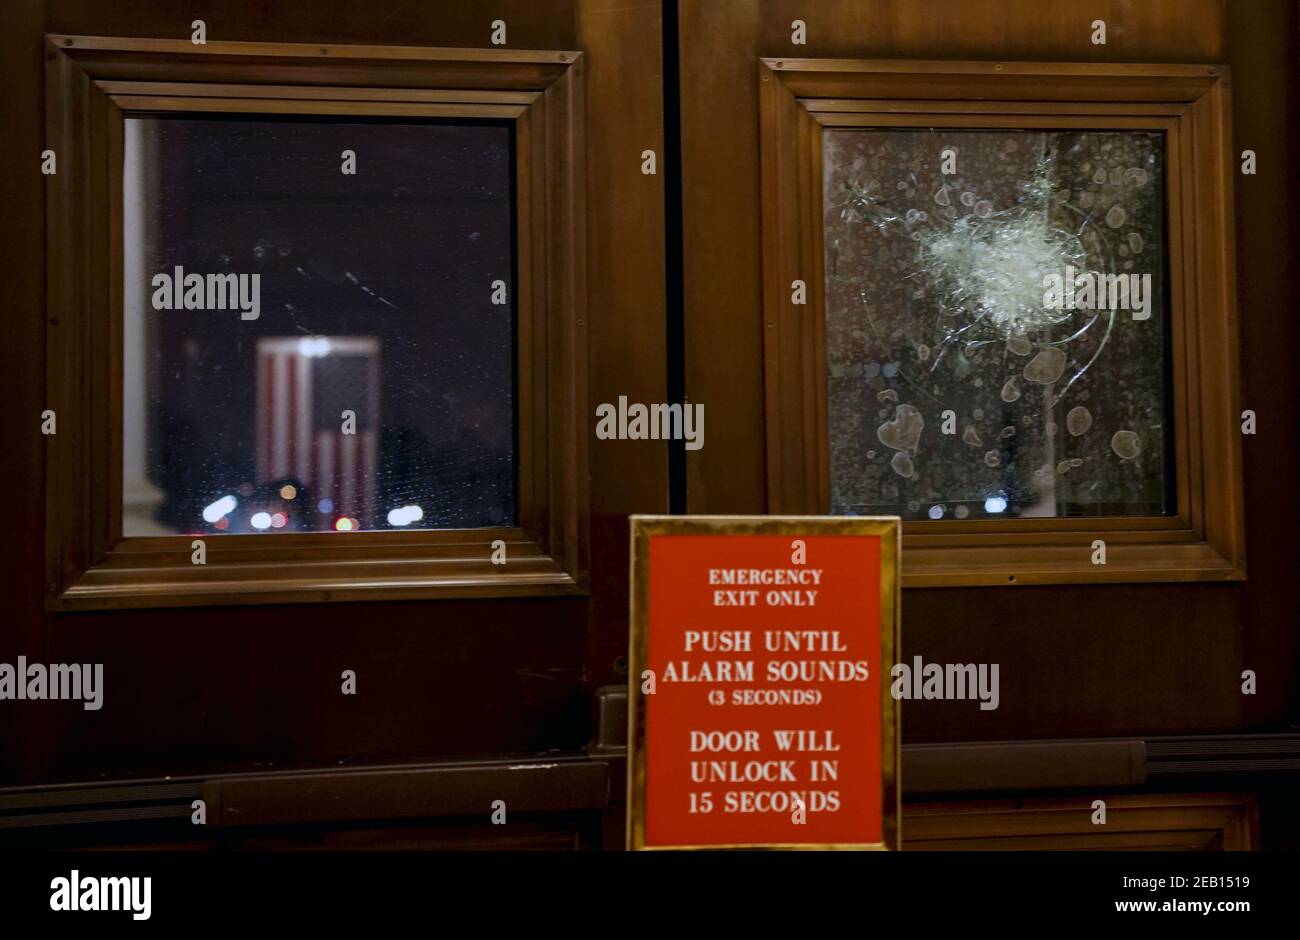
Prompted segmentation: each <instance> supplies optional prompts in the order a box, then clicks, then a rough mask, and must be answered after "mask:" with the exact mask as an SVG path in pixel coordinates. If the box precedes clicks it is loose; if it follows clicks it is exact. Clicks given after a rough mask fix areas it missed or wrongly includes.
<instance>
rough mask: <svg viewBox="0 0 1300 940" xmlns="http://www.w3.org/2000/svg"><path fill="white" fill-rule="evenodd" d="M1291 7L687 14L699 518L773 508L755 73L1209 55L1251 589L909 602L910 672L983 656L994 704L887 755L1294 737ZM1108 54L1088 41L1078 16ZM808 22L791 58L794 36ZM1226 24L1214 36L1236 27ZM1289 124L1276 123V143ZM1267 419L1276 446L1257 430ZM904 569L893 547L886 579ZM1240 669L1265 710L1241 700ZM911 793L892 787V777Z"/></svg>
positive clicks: (692, 384) (1027, 593)
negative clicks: (1247, 424)
mask: <svg viewBox="0 0 1300 940" xmlns="http://www.w3.org/2000/svg"><path fill="white" fill-rule="evenodd" d="M1295 7H1296V5H1295V4H1294V3H1293V2H1290V0H1260V2H1248V3H1238V2H1233V3H1228V4H1226V5H1225V3H1223V2H1222V0H1149V2H1143V3H1134V2H1127V0H1113V2H1096V3H1090V4H1084V5H1080V4H1078V3H1075V2H1070V0H931V2H927V3H916V2H911V0H878V2H873V3H861V2H856V0H728V2H725V3H718V2H712V0H681V4H680V20H681V28H680V38H681V62H682V100H683V113H682V147H683V203H684V219H685V230H684V236H683V241H684V277H685V290H686V297H685V320H686V324H685V329H686V386H687V394H688V396H689V397H690V398H691V399H692V400H693V401H701V402H704V403H705V405H706V409H707V412H708V415H709V439H708V445H707V446H706V447H705V448H704V449H703V450H702V451H699V452H696V453H691V454H688V455H687V461H688V470H687V484H688V494H687V497H688V505H689V509H690V511H692V512H710V513H759V512H763V511H764V509H765V508H766V499H765V492H766V489H767V479H766V476H765V440H764V432H763V419H764V415H763V383H762V374H763V346H762V343H763V336H762V333H763V321H762V320H761V316H760V311H761V306H762V303H761V293H760V291H761V285H762V272H761V264H760V254H761V253H760V241H759V238H760V233H759V214H760V213H759V206H760V203H759V198H760V193H759V163H758V153H759V137H758V119H759V109H758V68H757V62H758V59H759V58H760V57H761V56H773V57H781V56H798V57H800V58H808V57H814V58H815V57H830V56H837V57H861V58H925V59H936V58H951V59H1003V60H1008V61H1013V60H1016V61H1083V62H1092V61H1097V62H1189V63H1204V62H1224V61H1226V62H1227V63H1228V64H1229V65H1230V66H1231V67H1232V69H1233V72H1234V82H1233V84H1234V88H1233V97H1234V100H1235V102H1236V105H1235V111H1234V141H1235V146H1236V149H1237V150H1238V151H1240V150H1241V149H1244V148H1246V147H1251V148H1252V149H1255V150H1256V151H1257V152H1258V153H1259V154H1260V159H1261V170H1260V175H1259V176H1256V177H1250V178H1241V177H1238V179H1237V184H1236V185H1237V232H1238V245H1237V255H1238V259H1239V290H1238V306H1239V310H1240V320H1241V323H1242V336H1241V340H1242V374H1243V394H1242V400H1243V407H1247V408H1254V409H1255V410H1256V411H1258V412H1259V413H1260V415H1261V421H1263V422H1266V423H1265V424H1264V425H1263V426H1262V428H1263V429H1262V430H1261V432H1260V434H1259V435H1257V436H1255V437H1251V438H1246V441H1245V447H1244V458H1243V459H1244V467H1245V485H1246V493H1247V497H1246V499H1247V502H1246V537H1247V550H1246V556H1247V558H1248V559H1249V560H1250V561H1249V564H1250V573H1249V578H1248V580H1247V581H1246V582H1245V583H1243V584H1237V585H1133V586H1119V585H1105V586H1102V585H1097V586H1093V585H1088V586H1076V587H1047V588H1038V587H1024V588H1021V587H1017V588H1007V589H1003V588H994V587H988V588H974V589H959V588H945V589H914V590H908V591H905V592H904V595H903V658H904V659H905V660H907V659H910V658H911V657H912V656H914V655H920V656H923V657H924V658H925V660H926V661H927V662H934V661H937V662H996V663H999V664H1000V669H1001V684H1002V689H1001V691H1002V696H1001V704H1000V707H999V708H998V709H997V710H996V711H987V712H982V711H979V710H978V708H977V707H976V706H975V705H974V704H973V703H960V702H937V701H931V702H907V703H906V704H905V706H904V708H903V728H904V739H905V740H907V741H912V742H925V741H943V740H977V739H992V738H1022V737H1023V738H1028V737H1060V736H1066V735H1123V734H1147V733H1161V732H1163V733H1176V732H1194V731H1223V730H1233V729H1265V728H1273V729H1276V728H1286V727H1288V726H1290V725H1292V724H1294V723H1295V722H1296V715H1295V706H1296V700H1295V697H1296V694H1297V690H1296V639H1295V609H1296V589H1295V578H1294V571H1295V570H1296V551H1295V539H1294V538H1293V536H1292V535H1291V534H1290V529H1291V528H1292V527H1293V526H1294V521H1295V519H1296V515H1297V513H1296V505H1297V504H1296V489H1295V485H1294V480H1295V478H1296V454H1295V435H1294V433H1293V429H1294V403H1295V399H1296V386H1295V381H1296V379H1295V370H1294V368H1293V366H1292V364H1291V363H1290V360H1291V358H1292V357H1293V354H1294V350H1295V348H1296V336H1295V319H1294V316H1293V315H1292V313H1293V310H1294V301H1293V299H1292V298H1291V297H1290V296H1289V295H1288V293H1287V291H1288V288H1289V281H1288V278H1289V275H1290V272H1291V271H1292V270H1294V260H1295V257H1296V246H1297V235H1296V223H1295V220H1294V215H1293V211H1292V208H1291V207H1293V206H1294V205H1295V203H1296V196H1297V184H1296V180H1295V178H1294V172H1293V168H1294V166H1295V165H1296V158H1297V150H1296V140H1295V136H1296V131H1295V123H1296V122H1295V121H1294V120H1291V119H1290V118H1289V117H1288V116H1291V115H1294V114H1295V110H1296V107H1295V106H1296V91H1295V88H1296V61H1295V60H1296V55H1295V39H1296V32H1297V30H1296V9H1295ZM1098 18H1100V19H1104V20H1106V23H1107V32H1108V43H1107V44H1106V45H1105V46H1094V45H1092V44H1091V42H1090V32H1091V30H1090V24H1091V22H1092V21H1093V20H1094V19H1098ZM794 19H803V20H805V21H806V23H807V25H808V44H807V45H806V46H794V45H792V44H791V42H790V24H791V21H792V20H794ZM1229 27H1231V29H1230V28H1229ZM1281 128H1285V130H1280V129H1281ZM1269 425H1271V426H1272V430H1269V429H1268V428H1269ZM906 564H907V557H906V553H904V557H903V565H904V566H906ZM1246 668H1250V669H1254V670H1256V672H1257V673H1258V675H1259V679H1260V693H1259V694H1258V695H1256V696H1253V697H1249V696H1243V695H1242V694H1241V690H1240V686H1241V671H1242V670H1243V669H1246ZM904 785H905V786H906V782H904Z"/></svg>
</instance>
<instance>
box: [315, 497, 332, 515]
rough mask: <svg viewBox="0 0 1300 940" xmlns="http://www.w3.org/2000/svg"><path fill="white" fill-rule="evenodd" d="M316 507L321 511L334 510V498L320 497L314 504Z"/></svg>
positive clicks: (329, 511)
mask: <svg viewBox="0 0 1300 940" xmlns="http://www.w3.org/2000/svg"><path fill="white" fill-rule="evenodd" d="M316 508H317V509H319V510H320V511H321V512H324V513H331V512H333V511H334V500H332V499H322V500H321V501H320V502H319V503H317V504H316Z"/></svg>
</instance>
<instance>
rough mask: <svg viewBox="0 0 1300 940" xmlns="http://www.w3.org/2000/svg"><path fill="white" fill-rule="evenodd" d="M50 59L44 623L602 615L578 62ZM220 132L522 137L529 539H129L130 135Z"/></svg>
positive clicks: (52, 55) (521, 487)
mask: <svg viewBox="0 0 1300 940" xmlns="http://www.w3.org/2000/svg"><path fill="white" fill-rule="evenodd" d="M46 38H47V49H46V122H47V126H46V129H47V140H48V142H47V146H48V147H50V148H51V149H53V150H54V151H55V153H56V154H57V159H58V173H57V174H56V175H54V176H51V177H49V178H48V181H47V182H48V190H47V219H48V227H47V232H48V253H47V286H48V290H47V303H48V320H47V327H46V335H47V360H46V362H47V405H46V407H47V408H50V409H53V410H54V411H55V412H56V414H57V421H58V429H57V434H56V435H53V436H51V437H49V438H48V449H47V453H46V471H45V483H46V591H45V597H46V606H47V609H51V610H72V609H94V608H119V607H174V606H189V605H199V604H244V603H287V602H309V601H316V602H319V601H344V600H373V599H394V600H396V599H413V598H443V597H496V596H535V595H551V594H562V595H573V594H585V593H588V590H589V589H588V569H589V548H588V545H589V516H590V513H589V511H588V498H589V491H588V482H587V481H588V476H589V474H588V454H587V445H586V434H585V424H584V421H583V416H584V415H586V413H587V349H586V341H587V337H586V292H587V284H586V276H587V272H586V224H587V220H586V203H585V163H584V129H583V128H584V110H585V109H584V97H583V82H582V73H583V57H582V54H581V53H579V52H560V51H556V52H548V51H519V50H485V49H438V48H422V47H405V46H361V45H307V44H289V43H253V42H209V43H207V44H205V45H194V44H193V43H191V42H189V41H187V40H161V39H123V38H110V37H84V36H47V37H46ZM218 111H220V112H237V113H271V114H286V115H289V114H293V115H301V114H329V115H357V116H370V115H395V116H404V115H414V116H429V117H444V118H446V117H450V118H466V119H473V118H489V119H495V120H498V121H501V120H505V121H508V122H511V124H512V125H513V131H514V135H515V143H516V155H517V159H516V167H517V170H516V179H515V186H516V194H517V206H516V213H515V215H516V219H517V225H516V241H517V247H516V255H515V267H516V287H515V309H516V316H517V321H516V322H517V341H516V361H515V368H516V376H517V383H516V387H517V394H518V398H517V409H518V436H517V445H516V461H517V467H518V481H519V482H518V493H517V525H515V526H512V527H506V528H487V529H461V530H425V531H418V532H386V531H385V532H358V533H347V534H342V533H312V534H307V533H301V534H299V533H294V534H280V533H276V534H274V535H263V536H259V535H214V536H211V537H207V538H206V539H205V546H206V555H207V560H206V564H203V565H196V564H193V563H192V562H191V542H192V540H193V538H194V537H193V536H165V537H144V538H123V537H122V534H121V533H122V474H123V470H122V433H123V429H122V324H123V317H122V306H123V284H122V278H123V267H122V262H123V246H122V240H123V234H122V211H123V206H122V200H123V193H122V173H123V167H122V161H123V123H124V119H125V115H127V114H131V113H139V112H143V113H154V114H156V113H159V112H173V113H174V112H207V113H212V112H218ZM485 289H486V288H485ZM498 539H500V540H502V541H504V542H505V543H506V547H507V555H506V558H507V563H506V564H504V565H494V564H493V563H492V561H491V556H492V543H493V542H494V541H496V540H498Z"/></svg>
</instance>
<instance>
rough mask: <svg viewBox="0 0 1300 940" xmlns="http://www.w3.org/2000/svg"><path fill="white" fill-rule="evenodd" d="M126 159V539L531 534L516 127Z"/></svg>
mask: <svg viewBox="0 0 1300 940" xmlns="http://www.w3.org/2000/svg"><path fill="white" fill-rule="evenodd" d="M125 145H126V146H125V165H124V194H123V195H124V257H125V271H124V293H125V315H124V321H125V322H124V329H123V337H124V347H125V348H124V380H123V413H124V448H123V450H124V456H123V471H124V485H123V497H124V499H123V503H124V508H123V532H124V534H125V535H128V536H129V535H150V534H169V533H201V534H217V533H222V532H225V533H231V532H257V531H262V532H268V533H274V532H290V531H323V530H338V531H358V530H367V529H391V528H408V529H435V528H478V527H489V526H502V525H513V524H514V521H515V475H516V467H515V411H516V402H515V390H514V337H515V322H514V303H513V300H514V290H513V225H514V223H513V172H514V170H513V153H512V147H513V143H512V132H511V130H510V128H509V127H506V126H502V125H496V124H490V123H456V124H452V123H446V122H435V121H412V120H407V119H402V120H389V119H377V120H361V119H355V118H349V119H338V120H333V119H314V118H313V119H308V118H280V117H276V118H273V119H266V120H262V119H258V118H256V117H242V116H241V117H240V118H238V119H228V118H222V117H217V116H213V117H208V116H203V117H192V118H191V117H183V118H182V117H172V116H158V117H132V118H129V119H128V120H127V121H126V137H125ZM344 151H351V152H352V154H353V155H354V159H355V163H354V168H355V172H344V170H345V169H352V168H353V167H352V166H349V165H348V164H349V162H350V161H349V158H348V157H347V156H346V155H345V154H344ZM494 282H501V283H500V284H499V285H497V286H496V290H495V291H494ZM494 293H495V295H496V296H495V297H494ZM494 300H495V301H496V302H494Z"/></svg>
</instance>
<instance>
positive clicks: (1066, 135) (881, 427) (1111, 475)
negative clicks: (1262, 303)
mask: <svg viewBox="0 0 1300 940" xmlns="http://www.w3.org/2000/svg"><path fill="white" fill-rule="evenodd" d="M1164 159H1165V158H1164V142H1163V137H1162V136H1161V135H1160V134H1159V133H1154V132H1145V131H1142V132H1130V131H1090V130H1089V131H1073V130H1071V131H1055V130H1053V131H1038V130H995V131H954V130H944V131H934V130H930V129H887V130H875V129H872V130H856V129H855V130H839V131H828V132H827V133H826V134H825V143H824V187H825V188H824V207H825V220H824V225H825V227H824V233H825V261H826V351H827V352H826V356H827V375H828V382H829V388H828V409H827V412H828V421H829V440H830V468H831V501H832V511H833V512H835V513H837V514H849V515H867V514H876V513H880V514H890V515H900V516H902V517H903V518H905V519H936V520H937V519H974V518H1003V517H1007V516H1026V517H1030V516H1106V515H1162V514H1168V513H1171V512H1172V511H1173V508H1174V507H1173V500H1174V494H1175V491H1174V477H1173V462H1172V454H1171V450H1172V447H1173V428H1172V425H1171V420H1170V402H1171V370H1170V362H1169V329H1170V325H1169V311H1168V300H1167V297H1168V294H1167V285H1166V281H1167V261H1166V249H1165V242H1166V239H1165V168H1164Z"/></svg>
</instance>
